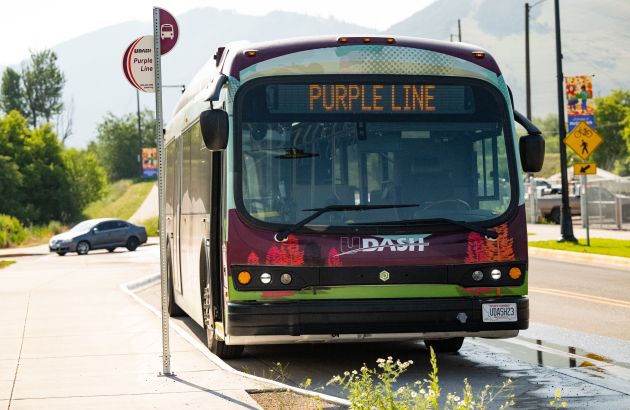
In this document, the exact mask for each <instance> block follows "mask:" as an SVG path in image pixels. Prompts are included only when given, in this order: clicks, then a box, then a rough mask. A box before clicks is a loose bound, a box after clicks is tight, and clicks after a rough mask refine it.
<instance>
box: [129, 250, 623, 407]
mask: <svg viewBox="0 0 630 410" xmlns="http://www.w3.org/2000/svg"><path fill="white" fill-rule="evenodd" d="M629 276H630V271H622V270H614V269H605V268H594V267H592V266H586V265H577V264H567V263H558V262H554V261H550V260H544V259H532V260H531V263H530V278H529V283H530V289H531V292H530V297H531V305H530V306H531V314H532V323H531V327H530V329H528V330H527V331H524V332H521V335H520V336H519V337H518V338H515V339H509V340H486V339H477V338H474V339H467V341H466V342H465V344H464V347H463V348H462V350H461V351H460V353H459V354H456V355H443V356H440V357H439V358H438V366H439V372H440V373H439V374H440V382H441V383H442V387H443V391H453V392H459V391H460V390H461V387H462V382H463V379H464V378H465V377H466V378H468V380H469V381H470V382H471V384H472V385H473V387H474V388H475V389H480V388H482V387H483V386H485V385H491V386H500V385H501V383H502V382H503V381H505V380H507V379H508V378H511V379H513V381H514V384H513V386H514V392H515V393H516V394H517V397H518V402H517V406H516V407H517V408H541V407H547V406H548V403H549V400H550V398H551V397H553V393H554V391H555V389H556V388H561V389H562V394H563V397H565V398H566V399H567V401H568V402H569V404H570V406H571V407H572V408H602V409H604V408H605V409H609V408H628V407H630V363H628V362H630V329H629V328H628V317H629V315H628V314H629V313H630V297H629V296H628V295H630V292H629V291H630V280H628V279H627V278H628V277H629ZM140 296H141V297H142V298H144V299H145V300H147V301H149V302H150V303H152V304H154V305H156V306H157V305H158V304H159V286H157V285H156V286H153V287H150V288H148V289H145V290H143V291H142V292H140ZM174 320H175V321H176V323H177V324H178V325H179V326H180V327H182V328H184V329H186V330H188V331H189V332H190V333H191V334H195V335H196V336H197V338H198V339H199V340H201V341H205V334H204V332H203V331H202V330H201V329H199V327H198V326H197V325H196V324H195V323H194V322H193V321H192V320H190V319H189V318H187V317H184V318H175V319H174ZM387 356H393V357H394V358H399V359H401V360H413V361H414V365H413V366H411V367H410V369H409V370H408V371H407V373H406V374H405V375H404V376H403V377H402V378H401V380H400V381H399V383H412V382H414V381H416V380H422V379H424V378H425V377H426V374H427V373H428V372H429V370H430V368H429V361H428V353H427V351H426V349H425V348H424V345H423V344H422V343H421V342H408V343H370V344H343V345H341V344H317V345H284V346H259V347H247V348H246V350H245V354H244V356H243V357H242V358H239V359H235V360H230V361H228V363H229V364H230V365H231V366H233V367H234V368H237V369H239V370H242V371H245V372H248V373H251V374H255V375H257V376H263V377H268V378H274V379H279V380H282V381H284V382H286V383H289V384H293V385H296V386H298V385H300V384H301V383H303V382H304V381H305V380H306V379H307V378H310V379H311V380H312V381H313V382H312V388H315V389H321V390H323V391H324V392H326V393H328V394H333V395H338V396H344V393H343V391H341V390H340V389H339V388H337V387H334V386H327V385H326V382H327V381H328V380H329V379H330V378H331V377H333V376H334V375H336V374H342V373H343V372H344V371H346V370H350V371H351V370H353V369H359V368H360V367H361V366H362V365H363V363H366V364H368V365H371V366H375V361H376V359H377V358H380V357H387ZM176 360H177V359H176V358H175V357H174V358H173V361H174V363H176ZM174 366H176V364H174Z"/></svg>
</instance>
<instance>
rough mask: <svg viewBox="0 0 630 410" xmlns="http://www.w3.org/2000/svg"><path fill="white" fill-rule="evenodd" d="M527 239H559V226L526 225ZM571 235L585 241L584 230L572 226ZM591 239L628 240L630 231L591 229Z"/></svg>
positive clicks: (530, 240)
mask: <svg viewBox="0 0 630 410" xmlns="http://www.w3.org/2000/svg"><path fill="white" fill-rule="evenodd" d="M527 233H528V236H527V239H528V241H529V242H532V241H550V240H557V239H559V238H560V225H545V224H527ZM573 235H575V237H576V238H578V239H586V229H584V228H582V227H581V226H577V225H575V224H574V225H573ZM590 236H591V238H609V239H624V240H630V231H618V230H613V229H591V230H590Z"/></svg>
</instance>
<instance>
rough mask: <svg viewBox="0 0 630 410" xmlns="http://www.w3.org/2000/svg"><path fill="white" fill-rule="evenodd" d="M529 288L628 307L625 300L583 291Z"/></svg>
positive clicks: (566, 296)
mask: <svg viewBox="0 0 630 410" xmlns="http://www.w3.org/2000/svg"><path fill="white" fill-rule="evenodd" d="M529 290H530V292H538V293H544V294H547V295H554V296H562V297H565V298H570V299H578V300H583V301H586V302H593V303H601V304H604V305H610V306H618V307H623V308H628V309H630V302H627V301H625V300H620V299H612V298H605V297H602V296H595V295H587V294H585V293H577V292H569V291H566V290H559V289H550V288H538V287H535V286H530V287H529Z"/></svg>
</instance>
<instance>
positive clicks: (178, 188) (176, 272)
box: [172, 138, 184, 294]
mask: <svg viewBox="0 0 630 410" xmlns="http://www.w3.org/2000/svg"><path fill="white" fill-rule="evenodd" d="M175 143H176V144H177V147H176V148H175V162H176V165H175V178H174V181H173V195H174V196H175V198H174V200H173V208H174V209H173V244H172V247H173V254H172V257H173V260H172V262H173V289H174V290H175V291H176V292H177V293H179V294H182V269H181V262H180V261H181V258H180V252H181V234H180V232H181V214H182V173H183V172H184V166H183V161H182V138H178V139H177V141H176V142H175Z"/></svg>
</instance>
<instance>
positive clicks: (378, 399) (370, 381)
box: [328, 348, 514, 410]
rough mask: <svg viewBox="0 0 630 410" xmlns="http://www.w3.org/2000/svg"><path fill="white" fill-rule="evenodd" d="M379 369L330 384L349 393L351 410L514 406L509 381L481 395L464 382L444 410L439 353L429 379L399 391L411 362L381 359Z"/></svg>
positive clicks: (364, 369) (460, 409)
mask: <svg viewBox="0 0 630 410" xmlns="http://www.w3.org/2000/svg"><path fill="white" fill-rule="evenodd" d="M376 363H377V365H378V368H379V369H370V368H368V367H367V366H365V365H363V367H361V369H360V370H359V371H356V370H353V371H351V372H350V371H346V372H345V373H344V374H343V376H339V375H338V376H335V377H333V378H332V379H331V380H330V381H329V382H328V384H333V385H339V386H342V388H343V389H344V390H345V391H347V392H348V399H349V400H350V409H392V410H393V409H401V410H402V409H426V410H428V409H433V410H437V409H439V408H443V409H456V410H482V409H487V408H488V405H489V404H490V403H492V402H495V401H496V400H500V399H504V402H503V404H501V405H500V408H501V409H506V408H508V407H510V406H513V405H514V394H513V393H512V392H511V384H512V381H511V380H509V379H508V380H507V381H506V382H504V383H503V385H502V386H501V387H499V388H498V389H494V388H492V387H491V386H489V385H486V386H485V387H484V388H483V389H482V390H481V391H480V392H478V393H476V394H475V392H473V389H472V386H471V385H470V383H468V380H467V379H464V388H463V391H462V394H461V396H460V395H457V394H455V393H448V394H447V395H446V400H445V401H444V402H443V403H444V404H443V406H442V407H440V402H439V398H440V395H441V392H442V389H441V388H440V385H439V379H438V367H437V359H436V357H435V352H434V351H433V348H431V368H432V371H431V373H429V375H428V379H425V380H423V381H416V382H415V383H413V384H408V385H404V386H402V387H398V388H395V387H394V383H396V381H397V380H398V378H399V377H400V375H401V374H402V373H404V372H405V371H406V370H407V368H408V367H409V366H411V365H412V364H413V362H412V361H411V360H409V361H406V362H401V361H400V360H396V361H395V362H394V360H393V359H392V357H391V356H390V357H388V358H387V359H378V360H377V361H376Z"/></svg>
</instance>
